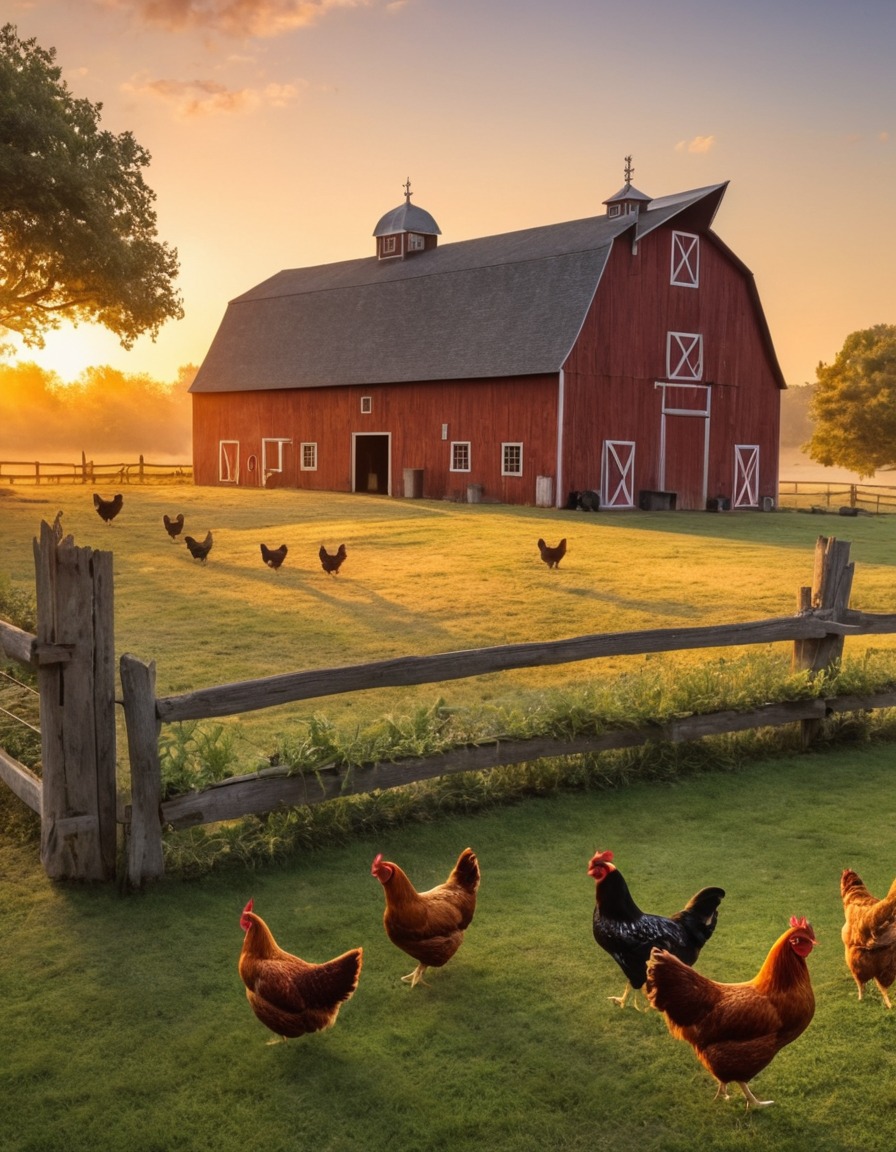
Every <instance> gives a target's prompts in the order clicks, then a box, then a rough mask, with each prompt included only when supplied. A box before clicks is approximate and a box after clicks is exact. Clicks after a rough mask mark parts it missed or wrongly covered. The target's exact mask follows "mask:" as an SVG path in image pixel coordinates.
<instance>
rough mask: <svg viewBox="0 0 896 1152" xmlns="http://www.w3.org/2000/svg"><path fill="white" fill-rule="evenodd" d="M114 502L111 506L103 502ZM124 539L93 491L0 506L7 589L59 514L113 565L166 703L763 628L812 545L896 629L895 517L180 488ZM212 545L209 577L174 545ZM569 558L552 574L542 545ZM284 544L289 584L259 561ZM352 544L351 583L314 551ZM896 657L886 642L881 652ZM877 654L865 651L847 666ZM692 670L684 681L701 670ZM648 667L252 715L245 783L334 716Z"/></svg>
mask: <svg viewBox="0 0 896 1152" xmlns="http://www.w3.org/2000/svg"><path fill="white" fill-rule="evenodd" d="M103 494H104V495H107V496H108V495H111V492H105V491H104V492H103ZM124 495H125V505H124V509H123V511H122V513H121V514H120V516H119V517H118V518H117V519H116V520H115V521H114V523H113V525H112V526H111V527H107V526H106V525H104V524H103V523H102V521H101V520H100V519H99V517H98V516H97V515H96V512H95V511H94V509H93V505H92V502H91V492H90V490H89V489H87V488H82V487H71V486H62V485H60V486H57V487H54V488H52V489H48V488H47V487H45V486H41V487H40V488H36V487H33V486H32V487H27V488H26V487H21V486H16V487H15V488H10V489H0V525H2V532H0V547H2V552H0V572H4V573H7V574H8V575H9V576H10V577H11V578H12V580H13V581H14V583H15V584H16V586H21V587H26V588H29V589H33V586H34V562H33V555H32V539H33V538H34V536H35V535H37V534H38V532H39V526H40V521H41V520H42V519H43V520H47V521H48V522H52V520H53V517H54V516H55V514H56V512H57V511H58V510H60V509H61V510H62V511H63V521H62V523H63V527H64V529H65V531H66V532H70V533H72V534H73V535H74V538H75V543H76V544H78V545H90V546H92V547H94V548H101V549H107V550H111V551H112V552H113V555H114V572H115V597H116V599H115V628H116V647H117V649H118V651H119V652H125V651H127V652H132V653H134V654H135V655H137V656H139V657H140V658H141V659H144V660H147V661H149V660H154V661H155V662H156V669H157V691H158V693H159V695H165V694H169V693H180V692H188V691H191V690H193V689H196V688H201V687H206V686H210V685H213V684H219V683H227V682H230V681H236V680H243V679H251V678H254V677H260V676H267V675H272V674H275V673H278V672H288V671H299V670H308V669H314V668H328V667H334V666H338V665H343V664H353V663H361V662H364V661H368V660H376V659H383V658H388V657H398V656H407V655H418V654H426V653H433V652H447V651H453V650H463V649H467V648H478V647H485V646H491V645H499V644H506V643H515V642H524V641H534V640H552V639H559V638H562V637H570V636H577V635H582V634H586V633H592V632H617V631H630V630H637V629H645V628H657V627H673V626H675V625H688V626H691V625H702V624H711V623H728V622H734V621H740V620H757V619H762V618H766V617H770V616H779V615H786V614H789V613H791V612H792V611H794V609H795V605H796V598H797V591H798V589H799V587H800V586H801V585H803V584H811V582H812V568H813V562H814V547H815V540H816V538H817V537H818V535H819V534H822V533H823V534H827V535H839V536H842V537H844V538H846V539H848V540H850V541H851V543H852V551H851V555H852V559H853V560H854V562H855V564H856V577H855V581H854V587H853V597H852V603H853V605H854V606H855V607H857V608H865V609H867V610H869V611H878V612H891V611H894V610H896V582H894V580H893V564H894V562H896V517H883V516H882V517H859V518H856V519H850V520H846V519H843V518H840V517H838V516H813V515H805V514H799V513H795V512H794V513H784V512H781V513H759V512H756V513H750V512H745V513H735V514H724V515H711V514H707V513H674V514H670V513H643V512H626V513H612V514H610V513H598V514H596V515H593V514H587V513H582V512H577V513H570V512H566V511H559V510H555V509H538V508H520V507H509V506H498V505H463V504H450V503H443V502H435V501H422V500H397V499H388V498H382V497H368V496H356V495H345V494H338V493H334V494H326V495H323V496H322V495H320V494H310V493H303V492H295V491H282V490H281V491H269V492H258V491H247V490H228V489H223V488H214V489H208V488H195V487H192V486H189V485H185V486H149V485H147V486H146V487H143V488H140V487H137V486H134V487H130V488H126V491H125V493H124ZM178 511H183V512H184V514H185V516H186V532H188V533H190V534H191V535H194V536H196V537H197V538H201V537H203V536H204V535H205V533H206V531H207V530H208V529H211V530H212V532H213V534H214V539H215V543H214V547H213V550H212V552H211V555H210V557H209V560H208V563H207V564H206V565H205V566H203V565H201V564H199V563H197V562H196V561H194V560H193V559H192V558H191V557H190V555H189V553H188V551H187V549H186V547H185V546H184V545H183V544H182V543H179V544H173V543H172V542H171V541H170V540H169V539H168V537H167V535H166V534H165V531H164V528H163V526H162V515H163V513H165V512H168V513H169V514H171V515H173V514H175V513H176V512H178ZM540 536H542V537H544V538H545V539H546V540H547V541H548V542H549V543H556V542H557V540H559V539H560V537H561V536H566V537H567V539H568V541H569V550H568V554H567V556H566V558H565V559H564V561H563V563H562V565H561V567H560V568H559V569H558V570H556V571H549V570H548V569H547V567H546V566H545V565H544V564H543V563H542V562H541V560H540V558H539V555H538V550H537V547H536V540H537V539H538V538H539V537H540ZM262 541H264V542H265V543H266V544H269V545H272V546H277V545H279V544H281V543H286V544H288V546H289V549H290V551H289V555H288V557H287V560H286V563H285V564H284V566H283V568H282V569H281V570H280V572H272V571H270V570H269V569H268V568H266V567H265V566H264V565H263V564H262V562H261V557H260V552H259V544H260V543H261V542H262ZM322 542H323V543H326V544H327V546H328V547H329V548H330V549H331V550H332V549H333V548H335V547H336V546H337V545H338V544H339V543H343V542H344V543H345V544H346V547H347V549H348V559H347V561H346V563H345V565H344V567H343V570H342V572H341V573H340V575H339V576H338V577H335V578H334V577H328V576H326V575H325V574H324V572H323V571H322V570H321V567H320V563H319V561H318V559H317V550H318V548H319V547H320V544H321V543H322ZM893 643H894V641H893V639H892V638H890V637H885V638H875V640H874V646H875V647H888V646H892V645H893ZM864 647H867V643H866V642H864V641H861V640H856V641H855V642H853V643H852V644H850V645H849V646H848V649H847V651H848V652H849V653H853V654H856V653H859V652H861V651H862V650H863V648H864ZM706 658H707V654H706V653H705V652H703V653H699V652H698V653H692V654H687V655H685V656H683V657H682V659H684V660H685V661H694V660H698V661H699V660H705V659H706ZM644 662H645V658H644V657H630V658H619V659H607V660H603V661H600V662H591V663H589V664H572V665H560V666H556V667H550V668H543V669H528V670H523V671H519V672H507V673H495V674H490V675H487V676H481V677H476V678H472V679H469V680H459V681H453V682H451V683H449V684H446V685H424V686H420V687H417V688H409V689H400V690H399V689H395V690H393V689H384V690H380V691H374V692H365V693H359V694H354V695H352V696H347V697H338V698H327V699H322V700H316V701H309V702H306V703H302V704H298V705H292V706H289V707H288V708H278V709H272V710H266V711H262V712H256V713H252V714H248V715H245V716H243V717H241V718H239V719H236V720H234V721H233V722H232V726H233V728H234V730H235V736H236V738H237V749H236V750H237V754H238V756H239V757H240V759H241V760H242V761H243V762H245V764H246V765H247V766H248V767H252V766H254V764H253V762H255V761H257V760H258V759H259V758H264V757H266V756H267V755H269V754H270V752H271V751H272V749H273V747H274V746H275V745H276V743H277V741H278V740H279V739H280V738H281V737H282V736H283V735H284V733H288V732H289V728H290V724H291V723H292V722H293V721H295V720H297V719H298V720H302V719H307V718H308V717H309V716H311V715H312V714H314V713H321V712H322V713H324V714H326V716H327V717H328V718H329V719H330V720H331V721H332V722H334V723H335V724H337V725H342V726H348V727H351V726H353V725H356V724H358V723H364V722H369V721H371V720H374V719H377V718H379V717H381V716H383V715H384V714H388V713H399V714H406V713H408V712H409V711H413V710H414V709H416V708H418V707H421V706H429V705H431V704H433V703H434V702H435V701H436V700H437V699H439V698H440V697H444V699H445V700H446V702H447V704H448V705H449V706H451V707H457V708H470V707H477V706H480V705H483V704H497V703H501V702H503V701H508V700H510V701H514V702H515V701H517V700H519V699H520V698H521V696H523V695H524V694H526V693H538V692H539V691H541V690H543V689H545V688H547V687H564V686H567V685H579V684H581V683H583V682H584V681H587V680H589V679H593V678H594V677H597V678H601V679H604V678H609V677H613V676H614V675H616V674H618V673H619V672H620V671H629V670H632V669H636V668H638V667H640V666H642V665H643V664H644Z"/></svg>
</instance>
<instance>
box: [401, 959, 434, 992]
mask: <svg viewBox="0 0 896 1152" xmlns="http://www.w3.org/2000/svg"><path fill="white" fill-rule="evenodd" d="M426 969H427V965H426V964H418V965H417V967H416V968H415V969H414V971H413V972H408V974H407V976H402V978H401V980H402V983H403V984H410V986H411V987H412V988H416V986H417V985H418V984H426V987H427V988H428V987H429V984H427V982H426V981H425V980H424V979H423V973H424V972H425V971H426Z"/></svg>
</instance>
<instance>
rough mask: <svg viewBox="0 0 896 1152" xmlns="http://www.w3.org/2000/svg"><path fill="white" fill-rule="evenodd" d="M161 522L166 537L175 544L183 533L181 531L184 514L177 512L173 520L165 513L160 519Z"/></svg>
mask: <svg viewBox="0 0 896 1152" xmlns="http://www.w3.org/2000/svg"><path fill="white" fill-rule="evenodd" d="M162 520H163V521H164V524H165V531H166V532H167V533H168V535H169V536H170V537H171V539H172V540H174V541H175V543H176V542H177V540H176V538H177V537H178V536H180V534H181V532H183V530H184V514H183V512H178V514H177V515H176V516H175V517H174V519H173V520H172V519H171V517H170V516H169V515H168V514H167V513H166V514H165V515H164V516H163V517H162Z"/></svg>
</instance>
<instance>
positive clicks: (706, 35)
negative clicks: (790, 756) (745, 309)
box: [4, 0, 896, 385]
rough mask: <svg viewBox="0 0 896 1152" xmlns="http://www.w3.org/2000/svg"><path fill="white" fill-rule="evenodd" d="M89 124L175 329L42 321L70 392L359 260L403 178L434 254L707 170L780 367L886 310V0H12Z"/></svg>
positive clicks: (830, 346)
mask: <svg viewBox="0 0 896 1152" xmlns="http://www.w3.org/2000/svg"><path fill="white" fill-rule="evenodd" d="M6 12H7V14H6V15H5V17H4V18H5V19H8V20H10V21H11V22H12V23H14V24H16V25H17V28H18V32H19V35H20V36H21V37H24V38H28V37H32V36H34V37H36V38H37V40H38V41H39V43H40V44H41V45H42V46H44V47H50V46H54V47H55V48H56V49H57V53H58V55H57V62H58V63H59V64H60V65H61V67H62V69H63V74H64V76H65V78H66V80H67V81H68V83H69V86H70V87H71V89H72V91H73V92H74V93H75V94H76V95H78V96H85V97H87V98H88V99H90V100H92V101H100V102H102V104H103V127H104V128H108V129H110V130H111V131H114V132H121V131H125V130H130V131H132V132H133V133H134V135H135V136H136V138H137V140H138V141H139V142H140V143H141V144H142V145H144V146H145V147H146V148H147V149H148V150H149V151H150V153H151V154H152V157H153V159H152V164H151V166H150V168H149V169H148V170H147V172H146V173H145V175H146V179H147V182H148V183H149V185H150V187H152V188H153V189H154V190H155V192H156V193H157V197H158V199H157V202H156V208H157V212H158V218H159V235H160V238H161V239H163V240H165V241H166V242H167V243H169V244H171V245H172V246H174V247H176V248H177V249H178V250H179V253H180V260H181V276H180V279H179V285H180V288H181V290H182V292H183V296H184V306H185V309H186V317H185V319H184V320H183V321H180V322H177V323H172V322H169V323H168V324H167V325H166V326H165V328H164V329H163V330H162V332H161V334H160V336H159V338H158V340H157V342H156V343H155V344H153V343H152V342H151V341H149V340H148V339H146V340H141V341H139V342H138V343H137V345H136V346H135V348H134V349H133V350H132V351H130V352H125V351H124V350H122V349H121V348H120V346H119V345H118V343H117V341H116V340H115V338H114V337H112V336H111V335H109V334H107V333H105V332H103V331H101V330H95V329H92V328H90V327H84V326H82V327H81V328H79V329H77V330H74V329H72V328H71V327H70V326H66V328H65V329H64V330H62V331H61V332H60V333H58V334H57V335H54V336H52V337H50V338H49V339H48V342H47V349H46V351H45V352H43V353H33V352H28V351H24V352H22V353H21V355H22V358H24V359H35V360H37V361H38V362H39V363H41V364H43V365H45V366H46V367H49V368H52V369H54V370H55V371H58V372H59V373H60V375H62V376H63V378H65V379H73V378H74V377H76V376H77V375H78V374H79V373H80V372H81V371H82V370H83V368H85V367H87V366H89V365H95V364H100V363H103V364H112V365H114V366H115V367H118V368H120V369H122V370H123V371H126V372H149V373H150V374H152V375H153V376H155V377H156V378H158V379H162V380H165V379H173V378H174V376H175V373H176V371H177V368H178V366H180V365H181V364H185V363H188V362H193V363H199V362H201V360H202V358H203V356H204V354H205V351H206V349H207V348H208V345H209V343H210V342H211V339H212V337H213V335H214V333H215V330H216V328H217V325H218V323H219V322H220V319H221V317H222V315H223V313H224V309H225V306H226V304H227V301H228V300H229V299H231V298H232V297H234V296H236V295H238V294H240V293H241V292H243V291H245V290H246V289H248V288H249V287H251V286H252V285H253V284H256V283H258V282H259V281H261V280H263V279H265V278H267V277H268V276H270V275H272V274H273V273H275V272H277V271H279V270H280V269H282V268H286V267H298V266H303V265H310V264H318V263H328V262H330V261H334V260H342V259H350V258H354V257H357V256H364V255H367V254H372V253H373V250H374V249H373V241H372V238H371V233H372V230H373V227H374V225H375V224H376V221H377V220H378V219H379V217H380V216H381V215H382V214H383V213H384V212H386V211H387V210H388V209H390V208H392V207H394V206H395V205H397V204H398V203H400V201H401V199H402V185H403V183H404V181H405V179H406V178H407V177H408V176H409V177H410V179H411V182H412V187H413V191H414V200H415V202H416V203H418V204H420V206H421V207H423V208H425V209H427V211H429V212H431V213H432V214H433V216H434V217H435V218H436V220H437V221H438V223H439V226H440V228H441V230H442V237H441V242H442V243H447V242H450V241H452V240H463V239H467V238H469V237H472V236H481V235H489V234H492V233H496V232H502V231H510V230H513V229H516V228H525V227H530V226H532V225H536V224H544V223H550V222H553V221H560V220H571V219H576V218H579V217H583V216H589V215H596V214H598V213H601V212H603V210H604V209H603V206H602V201H603V200H604V199H605V198H606V197H607V196H609V195H611V194H612V193H614V192H615V191H617V189H618V188H619V187H620V185H621V184H622V177H623V157H624V156H625V155H627V154H629V153H631V154H632V155H633V156H634V166H635V175H634V183H635V184H636V186H637V187H639V188H640V189H641V190H642V191H644V192H646V193H647V194H648V195H652V196H663V195H667V194H669V193H672V192H676V191H681V190H684V189H688V188H695V187H700V186H702V185H705V184H711V183H716V182H720V181H724V180H730V182H731V184H730V187H729V190H728V193H727V195H726V197H725V200H724V201H723V204H722V207H721V210H720V212H719V214H718V216H717V218H716V222H715V227H716V231H717V232H718V234H719V235H720V236H721V238H722V239H723V240H724V241H725V242H726V243H727V244H728V245H729V246H730V247H731V248H732V249H733V250H734V251H735V252H736V253H737V255H738V256H740V257H741V259H742V260H744V262H745V263H746V264H747V265H748V267H749V268H750V269H751V270H752V271H753V273H754V274H755V276H756V281H757V284H758V287H759V292H760V296H761V298H762V301H763V305H764V307H765V310H766V314H767V317H768V320H769V324H770V327H771V331H772V335H773V338H774V341H775V345H776V348H777V351H778V355H779V358H780V360H781V364H782V368H783V370H784V374H785V377H786V379H787V380H788V382H789V383H790V384H792V385H799V384H802V383H805V382H807V381H811V380H813V379H814V373H815V366H816V364H817V362H818V361H819V360H825V361H830V360H831V359H833V357H834V356H835V355H836V353H837V351H838V350H839V348H840V346H841V345H842V343H843V340H844V338H845V337H846V335H847V334H848V333H849V332H851V331H854V330H855V329H857V328H864V327H869V326H870V325H872V324H877V323H893V322H896V225H894V217H893V214H892V212H891V211H890V206H891V205H893V204H894V203H896V68H894V67H893V63H892V60H893V45H894V44H896V4H894V3H892V0H853V3H851V4H848V5H847V4H844V3H842V2H841V0H751V2H750V3H749V4H744V3H743V2H742V0H678V2H677V3H676V4H674V5H673V4H670V3H669V2H668V0H629V2H628V3H626V4H625V5H618V4H611V3H609V2H607V0H550V2H534V0H80V2H77V3H75V2H74V0H12V4H11V11H10V4H9V3H7V6H6Z"/></svg>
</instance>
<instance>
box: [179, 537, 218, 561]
mask: <svg viewBox="0 0 896 1152" xmlns="http://www.w3.org/2000/svg"><path fill="white" fill-rule="evenodd" d="M213 543H214V540H213V539H212V534H211V530H209V532H208V534H207V535H206V537H205V539H204V540H194V539H193V537H192V536H184V544H186V546H187V548H189V550H190V555H191V556H192V557H193V559H194V560H199V561H201V562H202V563H203V564H204V563H205V562H206V560H207V559H208V554H209V552H211V550H212V544H213Z"/></svg>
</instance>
